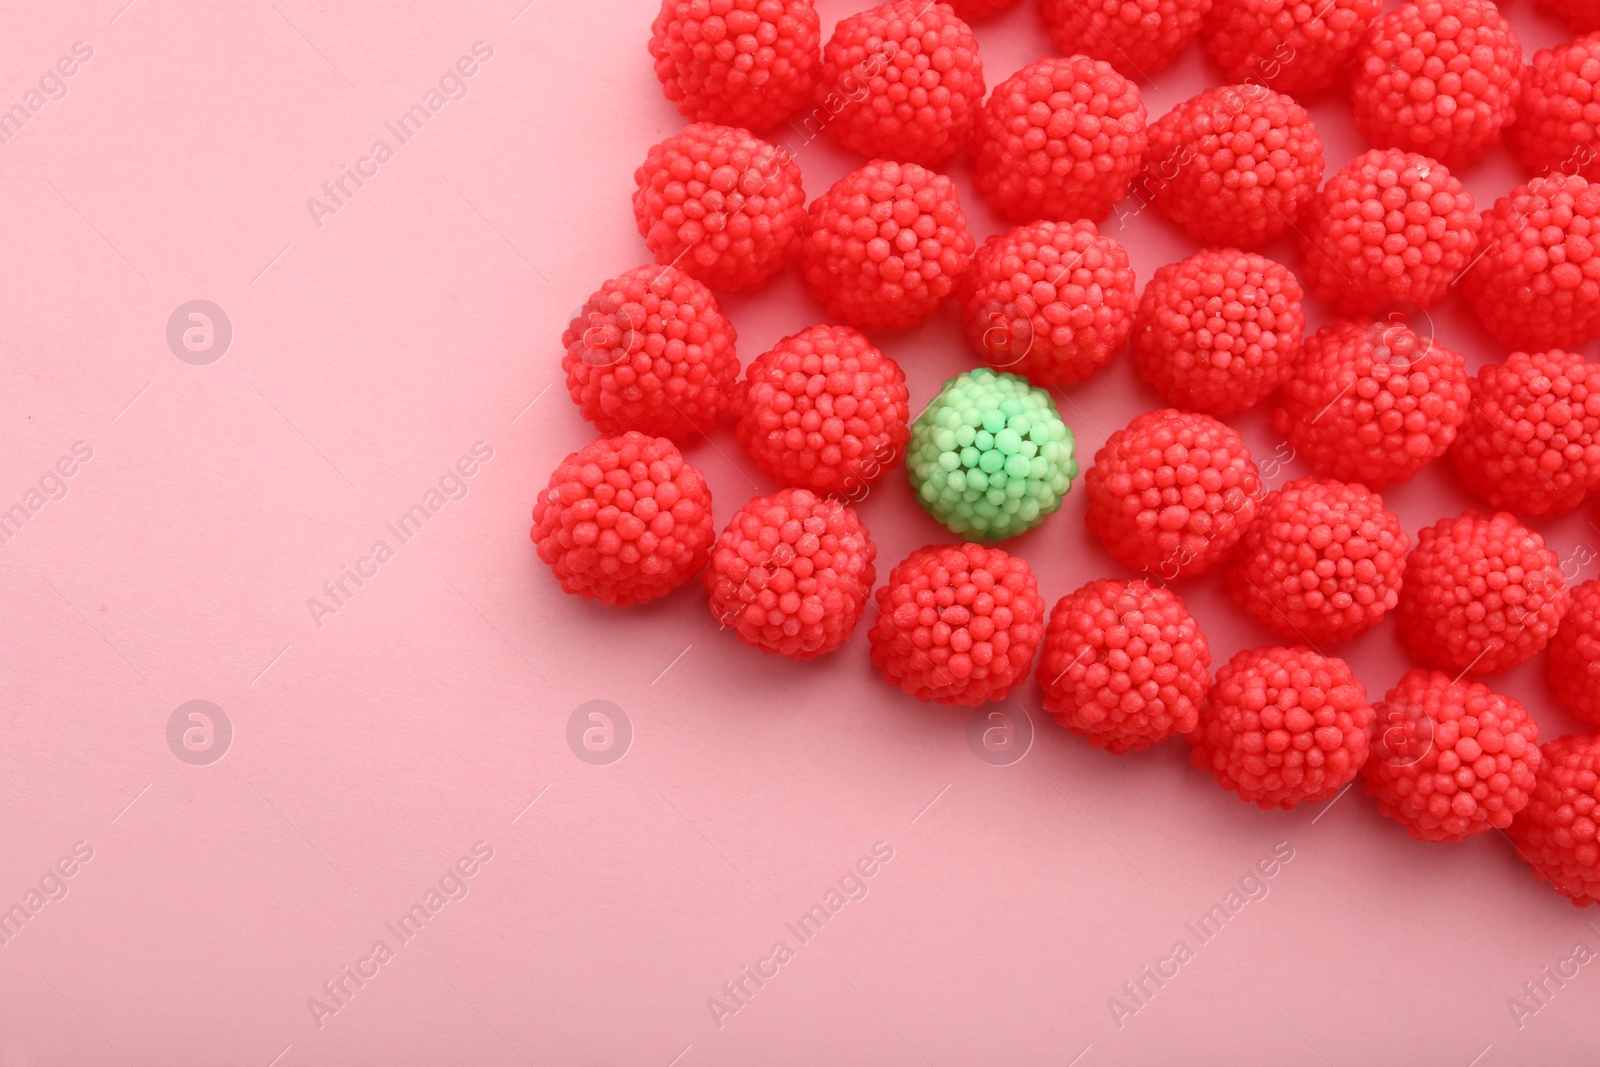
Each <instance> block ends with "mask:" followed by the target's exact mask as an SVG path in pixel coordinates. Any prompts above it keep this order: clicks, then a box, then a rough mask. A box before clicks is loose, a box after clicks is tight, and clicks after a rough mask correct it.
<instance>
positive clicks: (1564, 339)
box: [1461, 174, 1600, 350]
mask: <svg viewBox="0 0 1600 1067" xmlns="http://www.w3.org/2000/svg"><path fill="white" fill-rule="evenodd" d="M1481 241H1482V245H1483V248H1484V252H1483V254H1482V255H1481V256H1479V257H1478V260H1477V262H1476V263H1474V264H1473V266H1472V269H1471V270H1470V271H1468V272H1467V276H1466V278H1464V279H1463V280H1462V283H1461V286H1462V290H1463V291H1464V292H1465V293H1466V297H1467V303H1468V304H1470V305H1471V306H1472V310H1473V311H1475V312H1476V313H1477V315H1478V318H1479V319H1480V320H1482V322H1483V325H1484V327H1485V328H1486V329H1487V330H1488V331H1489V332H1490V333H1491V334H1493V335H1494V339H1495V340H1496V341H1499V342H1500V343H1501V344H1503V345H1505V346H1506V347H1507V348H1525V349H1529V350H1538V349H1542V348H1557V347H1560V348H1577V347H1579V346H1580V345H1582V344H1583V343H1584V342H1585V341H1588V340H1590V339H1592V338H1594V337H1600V184H1593V183H1590V182H1589V181H1587V180H1585V179H1583V178H1581V177H1579V176H1578V175H1576V174H1556V175H1552V176H1550V177H1548V178H1535V179H1533V180H1532V181H1530V182H1529V183H1528V184H1527V185H1519V186H1517V187H1516V188H1515V189H1513V190H1511V195H1510V196H1505V197H1501V198H1500V199H1499V200H1497V201H1495V205H1494V210H1492V211H1490V212H1489V214H1488V215H1487V217H1485V218H1484V220H1483V233H1482V237H1481Z"/></svg>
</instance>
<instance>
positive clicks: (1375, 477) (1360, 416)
mask: <svg viewBox="0 0 1600 1067" xmlns="http://www.w3.org/2000/svg"><path fill="white" fill-rule="evenodd" d="M1470 400H1471V392H1470V390H1469V388H1468V378H1467V361H1466V359H1465V358H1464V357H1463V356H1462V355H1461V354H1460V353H1459V352H1455V351H1452V350H1450V349H1448V348H1446V347H1445V346H1444V345H1442V344H1440V343H1439V342H1438V341H1436V340H1434V339H1432V338H1430V337H1419V336H1418V335H1417V334H1416V332H1415V331H1413V330H1412V329H1411V327H1409V326H1407V325H1405V324H1403V323H1393V324H1389V323H1383V322H1375V323H1369V324H1367V325H1360V324H1358V323H1354V322H1335V323H1330V324H1329V325H1327V326H1324V327H1323V328H1322V329H1320V330H1318V331H1317V332H1316V333H1314V334H1312V335H1311V336H1310V337H1309V338H1307V339H1306V342H1305V343H1304V344H1303V345H1301V346H1300V358H1299V359H1298V360H1297V361H1296V362H1295V369H1294V373H1293V374H1291V375H1290V376H1289V380H1288V381H1286V382H1284V383H1283V387H1282V388H1281V389H1280V390H1278V401H1277V404H1276V405H1275V406H1274V407H1273V409H1272V427H1273V429H1274V430H1276V431H1277V432H1278V433H1280V434H1283V435H1284V436H1285V438H1286V439H1287V440H1288V442H1289V445H1290V447H1292V448H1293V449H1294V450H1295V452H1296V453H1297V454H1298V455H1301V456H1304V457H1305V458H1306V460H1307V461H1308V462H1309V463H1310V464H1311V468H1312V469H1313V470H1315V471H1316V472H1317V473H1318V474H1320V475H1322V476H1324V477H1326V478H1338V479H1340V480H1341V481H1347V482H1362V483H1363V484H1365V485H1366V486H1367V487H1368V488H1370V489H1378V490H1381V489H1384V488H1387V487H1388V486H1391V485H1396V484H1398V483H1400V482H1404V481H1408V480H1409V479H1410V478H1411V477H1412V476H1413V475H1415V474H1416V473H1417V471H1419V470H1421V469H1422V468H1423V467H1425V466H1427V465H1428V464H1429V463H1431V462H1433V461H1434V460H1435V459H1437V458H1438V457H1440V456H1442V455H1444V454H1445V452H1446V451H1447V450H1448V449H1449V448H1450V443H1451V442H1452V441H1454V440H1455V437H1456V430H1457V428H1458V427H1459V426H1460V425H1461V423H1462V422H1463V421H1464V420H1465V419H1466V417H1467V408H1468V404H1469V402H1470Z"/></svg>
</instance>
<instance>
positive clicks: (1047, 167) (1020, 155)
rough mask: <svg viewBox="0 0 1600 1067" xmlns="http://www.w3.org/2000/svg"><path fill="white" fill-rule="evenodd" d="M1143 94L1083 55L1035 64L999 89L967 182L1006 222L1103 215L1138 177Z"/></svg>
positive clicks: (982, 118) (975, 137)
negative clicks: (1140, 96) (972, 184)
mask: <svg viewBox="0 0 1600 1067" xmlns="http://www.w3.org/2000/svg"><path fill="white" fill-rule="evenodd" d="M1146 122H1147V116H1146V114H1145V109H1144V102H1143V101H1142V100H1140V98H1139V88H1138V86H1136V85H1134V83H1133V82H1131V81H1129V80H1128V79H1127V78H1125V77H1123V76H1122V75H1121V74H1118V73H1117V72H1116V71H1115V70H1113V69H1111V66H1110V64H1108V63H1105V62H1103V61H1101V60H1098V59H1090V58H1089V57H1088V56H1083V55H1073V56H1067V57H1065V58H1056V57H1052V58H1048V59H1041V60H1040V61H1039V62H1037V63H1031V64H1029V65H1028V66H1026V67H1023V68H1022V69H1021V70H1019V71H1017V72H1016V73H1015V74H1013V75H1012V76H1011V77H1009V78H1007V79H1006V80H1005V81H1003V82H1001V83H1000V84H999V85H997V86H995V89H994V92H992V93H990V94H989V99H988V101H987V102H986V103H985V104H984V105H983V110H982V111H980V112H979V113H978V122H977V125H976V126H974V128H973V133H972V159H973V182H974V184H975V185H977V187H978V192H979V194H980V195H982V197H983V198H984V200H986V201H987V202H988V204H989V206H990V207H991V208H993V209H994V210H995V212H996V213H997V214H999V215H1001V216H1002V217H1004V218H1005V219H1007V220H1008V221H1010V222H1014V223H1024V222H1033V221H1035V220H1037V219H1092V220H1095V221H1099V220H1100V219H1103V218H1105V217H1106V214H1107V212H1109V211H1110V210H1111V209H1112V207H1113V206H1115V205H1116V204H1118V203H1121V202H1122V200H1123V199H1124V198H1125V197H1126V196H1127V195H1128V183H1129V182H1131V181H1132V180H1133V178H1134V176H1135V175H1137V174H1138V173H1139V165H1140V161H1141V160H1142V159H1143V157H1144V151H1145V144H1146V141H1147V131H1146V129H1145V126H1146Z"/></svg>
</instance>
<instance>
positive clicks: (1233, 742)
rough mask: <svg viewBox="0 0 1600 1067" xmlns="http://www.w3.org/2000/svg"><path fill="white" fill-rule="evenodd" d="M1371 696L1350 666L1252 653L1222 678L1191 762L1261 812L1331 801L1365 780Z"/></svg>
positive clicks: (1197, 731) (1196, 732) (1302, 655)
mask: <svg viewBox="0 0 1600 1067" xmlns="http://www.w3.org/2000/svg"><path fill="white" fill-rule="evenodd" d="M1372 719H1373V712H1372V706H1371V705H1370V704H1368V703H1367V691H1366V689H1365V688H1363V687H1362V685H1361V682H1360V681H1359V680H1357V678H1356V676H1355V675H1354V674H1353V673H1352V672H1351V670H1350V667H1349V665H1348V664H1346V663H1345V661H1344V660H1342V659H1338V658H1336V657H1333V656H1324V655H1321V654H1320V653H1317V652H1313V651H1311V650H1310V649H1308V648H1301V647H1295V648H1251V649H1245V650H1244V651H1243V652H1240V653H1239V654H1238V655H1236V656H1234V657H1233V658H1232V659H1231V660H1229V661H1228V662H1227V663H1226V664H1224V665H1223V667H1222V669H1221V670H1219V671H1217V680H1216V681H1215V682H1213V683H1212V686H1211V692H1210V693H1209V694H1208V695H1207V697H1206V702H1205V705H1204V706H1203V707H1202V708H1201V709H1200V722H1199V725H1197V726H1196V727H1195V728H1194V729H1193V730H1191V731H1190V732H1189V744H1190V745H1192V746H1193V747H1192V749H1191V751H1190V753H1189V761H1190V762H1191V763H1192V764H1194V766H1195V767H1196V768H1198V769H1200V770H1203V771H1210V772H1211V773H1212V774H1214V775H1216V777H1217V782H1218V784H1220V785H1221V786H1222V787H1223V788H1224V789H1231V790H1233V791H1235V792H1237V793H1238V794H1239V796H1240V797H1241V798H1242V799H1243V800H1245V801H1248V802H1250V803H1252V804H1255V805H1257V806H1258V807H1262V808H1292V807H1294V806H1295V805H1296V804H1306V803H1315V802H1317V801H1320V800H1327V799H1328V798H1330V797H1332V796H1333V795H1334V794H1335V793H1337V792H1339V790H1341V789H1343V788H1344V787H1345V785H1346V784H1347V783H1349V782H1351V781H1354V780H1355V777H1356V775H1357V774H1359V773H1361V766H1362V764H1364V763H1365V762H1366V761H1367V752H1368V746H1369V743H1370V734H1371V731H1372Z"/></svg>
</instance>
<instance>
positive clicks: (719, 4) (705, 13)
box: [650, 0, 822, 130]
mask: <svg viewBox="0 0 1600 1067" xmlns="http://www.w3.org/2000/svg"><path fill="white" fill-rule="evenodd" d="M821 40H822V32H821V23H820V21H819V20H818V18H817V8H816V5H815V3H814V2H813V0H662V4H661V11H660V13H659V14H658V15H656V21H655V25H654V26H652V27H651V30H650V55H651V56H652V57H653V58H654V59H655V61H656V77H657V78H659V79H660V80H661V86H662V88H664V89H665V90H666V91H667V99H668V100H671V101H672V102H673V103H675V104H677V105H678V110H679V111H680V112H681V113H682V114H683V115H684V116H685V117H686V118H689V119H692V120H693V121H695V122H720V123H724V124H726V125H728V126H744V127H746V128H748V129H752V130H761V129H765V128H766V127H768V126H776V125H777V124H778V123H780V122H782V121H783V120H784V119H786V118H788V117H789V116H790V115H793V114H794V113H795V112H796V111H798V110H799V109H800V107H801V106H802V105H804V104H806V103H808V102H809V101H810V100H811V86H812V84H813V83H814V82H815V81H816V77H817V46H818V44H819V43H820V42H821Z"/></svg>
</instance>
